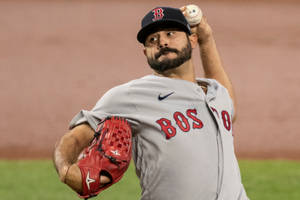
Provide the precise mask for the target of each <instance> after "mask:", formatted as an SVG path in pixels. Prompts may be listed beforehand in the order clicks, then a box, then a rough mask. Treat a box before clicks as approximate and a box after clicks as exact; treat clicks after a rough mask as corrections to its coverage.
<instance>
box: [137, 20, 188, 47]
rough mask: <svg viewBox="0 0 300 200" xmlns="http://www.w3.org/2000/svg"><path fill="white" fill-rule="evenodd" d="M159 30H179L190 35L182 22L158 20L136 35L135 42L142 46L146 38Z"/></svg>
mask: <svg viewBox="0 0 300 200" xmlns="http://www.w3.org/2000/svg"><path fill="white" fill-rule="evenodd" d="M160 28H179V29H180V30H182V31H184V32H186V33H188V34H189V35H190V34H191V30H190V29H189V28H187V26H186V25H185V24H183V23H182V22H179V21H176V20H159V21H156V22H154V23H151V24H149V25H147V26H145V27H144V28H142V29H141V30H140V31H139V32H138V34H137V40H138V41H139V42H140V43H143V44H144V43H145V40H146V38H147V36H148V35H150V34H151V33H154V32H155V31H157V30H158V29H160Z"/></svg>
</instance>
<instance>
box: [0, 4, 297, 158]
mask: <svg viewBox="0 0 300 200" xmlns="http://www.w3.org/2000/svg"><path fill="white" fill-rule="evenodd" d="M192 2H193V3H196V4H198V5H200V6H201V7H202V8H203V10H204V12H205V14H206V15H207V17H208V20H209V22H210V23H211V25H212V27H213V29H214V33H215V37H216V40H217V44H218V47H219V50H220V52H221V55H222V58H223V62H224V65H225V67H226V70H227V72H228V73H229V74H230V76H231V79H232V82H233V84H234V86H235V89H236V93H237V98H238V110H237V113H238V120H237V122H236V124H235V125H234V132H235V144H236V152H237V154H238V156H239V157H243V158H290V159H299V158H300V132H299V128H300V106H299V105H298V102H300V92H299V85H300V66H299V65H300V56H299V53H300V37H299V35H300V26H299V24H300V12H299V10H300V3H297V2H296V1H295V2H289V3H284V2H285V1H282V2H280V1H276V2H272V3H270V2H271V1H270V2H268V1H264V2H263V3H258V2H256V3H253V2H252V3H244V2H243V1H229V2H225V1H222V3H218V2H215V1H213V2H211V1H209V2H208V1H207V2H206V1H199V2H197V1H192ZM183 4H185V1H164V3H163V4H162V3H161V1H160V3H158V2H155V1H154V2H150V3H149V2H148V1H137V0H136V1H72V2H71V1H60V2H59V1H28V2H24V1H0V23H1V31H0V35H1V37H0V40H1V46H0V51H1V53H0V72H1V73H0V81H1V84H0V88H1V93H0V97H1V100H0V101H1V104H0V108H1V116H0V121H1V124H0V131H1V135H0V158H40V157H50V156H51V153H52V150H53V147H54V144H55V142H56V141H57V140H58V138H60V137H61V136H62V135H63V134H64V133H65V132H66V131H67V128H68V123H69V121H70V120H71V119H72V117H73V116H74V115H75V114H76V113H77V112H78V111H79V110H80V109H91V108H92V107H93V105H94V104H95V103H96V101H97V100H98V99H99V97H101V95H103V94H104V92H105V91H106V90H108V89H109V88H111V87H113V86H115V85H117V84H121V83H124V82H127V81H129V80H131V79H135V78H138V77H141V76H143V75H145V74H148V73H151V70H150V69H149V67H148V66H147V63H146V61H145V58H144V56H143V54H142V51H141V46H140V45H139V44H138V43H137V41H136V38H135V37H136V33H137V31H138V29H139V23H140V19H141V17H142V16H143V15H144V14H145V12H147V11H149V10H150V9H151V8H153V7H155V6H157V5H169V6H176V7H180V6H182V5H183ZM197 53H198V52H196V53H195V54H194V56H195V57H197ZM195 63H196V64H197V66H198V69H197V74H198V76H201V74H202V71H201V64H200V61H199V59H195Z"/></svg>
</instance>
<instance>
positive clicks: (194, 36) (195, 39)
mask: <svg viewBox="0 0 300 200" xmlns="http://www.w3.org/2000/svg"><path fill="white" fill-rule="evenodd" d="M189 39H190V42H191V45H192V48H193V49H194V48H195V47H196V46H197V44H198V36H197V34H196V33H192V34H191V35H190V36H189Z"/></svg>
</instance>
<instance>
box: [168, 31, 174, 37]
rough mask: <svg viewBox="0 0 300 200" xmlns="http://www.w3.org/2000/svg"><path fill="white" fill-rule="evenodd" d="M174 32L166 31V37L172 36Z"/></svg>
mask: <svg viewBox="0 0 300 200" xmlns="http://www.w3.org/2000/svg"><path fill="white" fill-rule="evenodd" d="M174 34H175V33H174V32H173V31H169V32H167V36H168V37H171V36H173V35H174Z"/></svg>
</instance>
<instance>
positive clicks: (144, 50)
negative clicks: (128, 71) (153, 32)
mask: <svg viewBox="0 0 300 200" xmlns="http://www.w3.org/2000/svg"><path fill="white" fill-rule="evenodd" d="M143 52H144V55H145V56H146V48H144V49H143Z"/></svg>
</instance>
